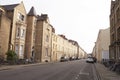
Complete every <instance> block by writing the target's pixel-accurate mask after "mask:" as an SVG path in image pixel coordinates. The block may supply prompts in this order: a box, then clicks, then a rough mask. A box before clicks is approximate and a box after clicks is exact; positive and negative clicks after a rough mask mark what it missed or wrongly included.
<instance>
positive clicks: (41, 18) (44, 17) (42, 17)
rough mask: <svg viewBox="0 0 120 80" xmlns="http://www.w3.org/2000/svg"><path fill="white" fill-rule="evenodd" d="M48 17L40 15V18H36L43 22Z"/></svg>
mask: <svg viewBox="0 0 120 80" xmlns="http://www.w3.org/2000/svg"><path fill="white" fill-rule="evenodd" d="M47 18H48V15H47V14H41V16H38V20H41V21H44V20H47Z"/></svg>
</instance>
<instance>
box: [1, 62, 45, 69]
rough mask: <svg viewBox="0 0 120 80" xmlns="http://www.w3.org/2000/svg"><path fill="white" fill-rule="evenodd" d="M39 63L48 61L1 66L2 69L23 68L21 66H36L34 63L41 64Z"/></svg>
mask: <svg viewBox="0 0 120 80" xmlns="http://www.w3.org/2000/svg"><path fill="white" fill-rule="evenodd" d="M39 64H46V63H45V62H44V63H33V64H21V65H2V66H0V71H2V70H9V69H15V68H21V67H26V66H34V65H39Z"/></svg>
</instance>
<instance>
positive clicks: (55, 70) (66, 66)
mask: <svg viewBox="0 0 120 80" xmlns="http://www.w3.org/2000/svg"><path fill="white" fill-rule="evenodd" d="M0 80H97V78H96V71H95V68H94V64H92V63H86V62H85V60H77V61H68V62H57V63H48V64H40V65H32V66H26V67H19V68H14V69H10V70H2V71H0Z"/></svg>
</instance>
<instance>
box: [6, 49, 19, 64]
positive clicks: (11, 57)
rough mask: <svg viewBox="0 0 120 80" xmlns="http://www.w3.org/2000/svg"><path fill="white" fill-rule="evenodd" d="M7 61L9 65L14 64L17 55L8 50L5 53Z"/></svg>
mask: <svg viewBox="0 0 120 80" xmlns="http://www.w3.org/2000/svg"><path fill="white" fill-rule="evenodd" d="M6 55H7V61H8V62H10V64H14V63H15V61H16V60H17V55H16V53H15V51H12V50H9V51H8V52H7V53H6Z"/></svg>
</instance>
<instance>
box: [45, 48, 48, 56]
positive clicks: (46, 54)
mask: <svg viewBox="0 0 120 80" xmlns="http://www.w3.org/2000/svg"><path fill="white" fill-rule="evenodd" d="M45 51H46V52H45V56H48V48H46V50H45Z"/></svg>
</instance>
